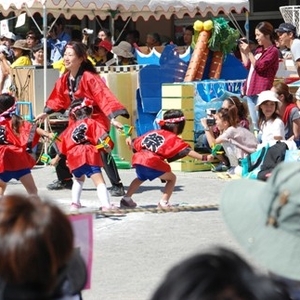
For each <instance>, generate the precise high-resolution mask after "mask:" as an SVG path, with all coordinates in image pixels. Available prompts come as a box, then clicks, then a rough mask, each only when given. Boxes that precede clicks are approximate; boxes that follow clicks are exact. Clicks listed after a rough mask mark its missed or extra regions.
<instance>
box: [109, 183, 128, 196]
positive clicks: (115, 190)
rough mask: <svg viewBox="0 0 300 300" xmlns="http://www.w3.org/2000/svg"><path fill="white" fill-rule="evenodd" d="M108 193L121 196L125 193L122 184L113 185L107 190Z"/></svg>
mask: <svg viewBox="0 0 300 300" xmlns="http://www.w3.org/2000/svg"><path fill="white" fill-rule="evenodd" d="M109 192H110V195H111V196H113V197H121V196H124V195H125V191H124V186H123V184H119V185H113V186H112V187H111V189H110V190H109Z"/></svg>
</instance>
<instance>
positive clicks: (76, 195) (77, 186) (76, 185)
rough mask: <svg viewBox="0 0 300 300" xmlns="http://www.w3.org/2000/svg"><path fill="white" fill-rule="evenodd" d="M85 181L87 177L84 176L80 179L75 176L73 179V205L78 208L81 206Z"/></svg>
mask: <svg viewBox="0 0 300 300" xmlns="http://www.w3.org/2000/svg"><path fill="white" fill-rule="evenodd" d="M84 180H85V175H82V176H81V177H79V178H78V177H75V176H74V178H73V185H72V204H74V206H77V207H78V208H79V207H80V206H81V203H80V197H81V192H82V187H83V184H84Z"/></svg>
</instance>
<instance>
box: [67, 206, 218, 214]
mask: <svg viewBox="0 0 300 300" xmlns="http://www.w3.org/2000/svg"><path fill="white" fill-rule="evenodd" d="M218 209H219V205H217V204H208V205H185V206H172V207H168V208H165V209H162V208H157V207H136V208H130V209H122V208H120V209H112V210H107V211H102V210H91V211H86V210H85V211H82V212H80V211H79V212H72V213H68V215H80V214H95V215H103V216H112V217H113V216H123V215H126V214H128V213H147V212H149V213H169V212H185V211H194V212H199V211H210V210H218Z"/></svg>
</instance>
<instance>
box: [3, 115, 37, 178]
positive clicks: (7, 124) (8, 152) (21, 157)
mask: <svg viewBox="0 0 300 300" xmlns="http://www.w3.org/2000/svg"><path fill="white" fill-rule="evenodd" d="M32 126H33V125H32V124H31V123H30V122H27V121H23V123H22V125H21V126H20V133H19V134H18V135H16V134H15V133H14V132H13V130H12V121H11V119H5V120H3V121H1V122H0V161H1V164H0V173H3V172H4V171H18V170H22V169H28V168H29V169H32V168H33V167H34V165H35V164H36V161H35V160H34V158H33V157H32V156H31V155H30V154H29V153H28V152H26V148H27V143H28V141H29V140H30V139H31V140H32V147H34V146H35V145H37V143H38V140H39V136H38V134H37V133H36V131H35V130H34V132H33V137H32V138H31V137H30V134H31V129H32Z"/></svg>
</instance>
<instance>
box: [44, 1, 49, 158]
mask: <svg viewBox="0 0 300 300" xmlns="http://www.w3.org/2000/svg"><path fill="white" fill-rule="evenodd" d="M47 35H48V29H47V8H46V4H45V3H44V4H43V36H44V39H43V47H44V69H43V73H44V95H43V99H44V105H46V101H47ZM44 129H45V130H46V131H48V122H47V119H45V121H44ZM47 144H48V143H47V142H45V144H44V153H45V154H47V152H48V150H47V149H48V145H47Z"/></svg>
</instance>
